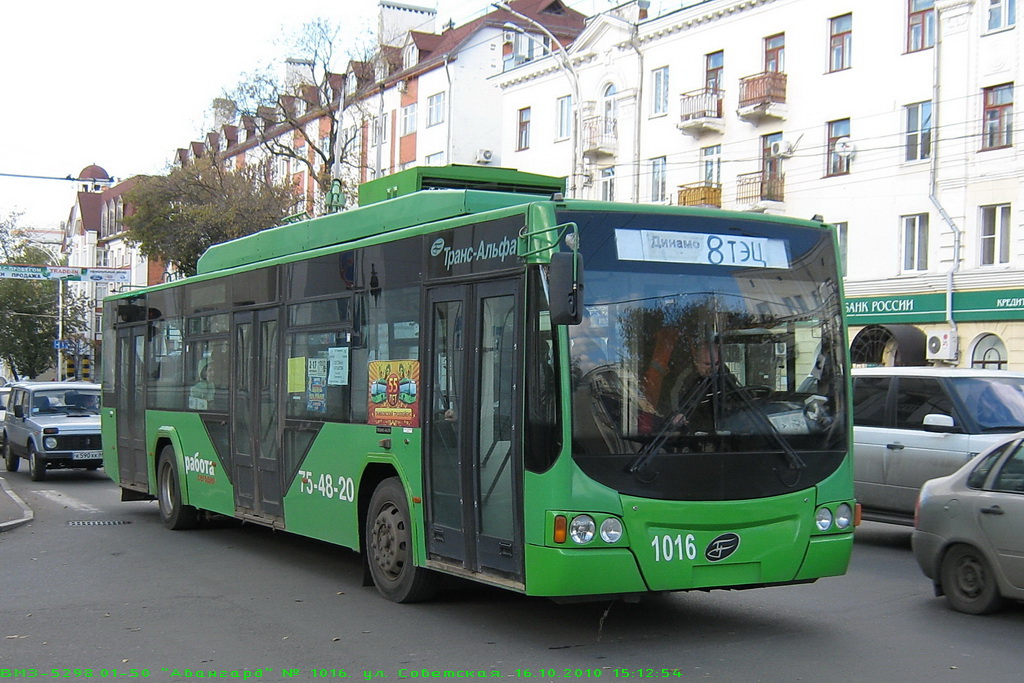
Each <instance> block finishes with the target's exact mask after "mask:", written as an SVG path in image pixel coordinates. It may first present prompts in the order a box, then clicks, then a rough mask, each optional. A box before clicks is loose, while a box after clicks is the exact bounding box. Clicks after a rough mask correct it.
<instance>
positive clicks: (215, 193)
mask: <svg viewBox="0 0 1024 683" xmlns="http://www.w3.org/2000/svg"><path fill="white" fill-rule="evenodd" d="M268 177H269V176H268V174H267V173H266V168H265V167H263V166H247V167H246V168H244V169H241V170H237V171H232V170H226V169H225V168H223V166H222V165H221V164H219V163H217V162H216V161H214V160H213V159H197V160H196V161H194V162H193V163H191V164H189V165H187V166H183V167H177V168H174V169H173V170H171V172H170V173H168V174H167V175H165V176H144V177H141V178H139V181H138V183H137V184H136V185H135V187H134V188H132V190H131V191H129V192H128V194H127V195H126V196H125V200H126V202H127V203H128V205H129V206H130V207H131V213H130V215H128V216H125V219H124V222H125V224H127V225H128V232H127V238H128V240H129V241H131V242H133V243H135V244H137V245H138V246H139V249H140V251H142V253H144V254H145V255H146V256H148V257H149V258H151V259H160V260H162V261H164V262H166V263H169V264H172V265H173V266H174V267H175V268H176V269H177V270H178V271H179V272H181V273H182V274H184V275H194V274H195V272H196V263H197V262H198V261H199V257H200V256H201V255H202V254H203V252H204V251H206V249H207V247H209V246H211V245H213V244H217V243H219V242H224V241H227V240H231V239H235V238H236V237H243V236H245V235H250V234H252V233H254V232H259V231H260V230H265V229H266V228H271V227H274V226H275V225H277V224H279V223H280V221H281V219H282V218H283V217H285V216H286V215H287V213H288V207H289V206H290V205H291V202H292V197H291V191H290V189H289V188H288V187H286V186H284V185H274V184H272V183H270V182H269V181H268V180H267V178H268Z"/></svg>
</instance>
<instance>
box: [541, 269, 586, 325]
mask: <svg viewBox="0 0 1024 683" xmlns="http://www.w3.org/2000/svg"><path fill="white" fill-rule="evenodd" d="M548 286H549V289H550V294H551V323H552V324H554V325H579V324H580V321H581V320H583V257H582V256H580V254H579V252H576V251H573V252H568V251H560V252H556V253H554V254H552V255H551V267H550V270H549V271H548Z"/></svg>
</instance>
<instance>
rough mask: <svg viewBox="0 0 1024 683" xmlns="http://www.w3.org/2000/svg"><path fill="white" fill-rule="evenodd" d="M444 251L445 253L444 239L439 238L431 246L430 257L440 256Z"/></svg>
mask: <svg viewBox="0 0 1024 683" xmlns="http://www.w3.org/2000/svg"><path fill="white" fill-rule="evenodd" d="M442 251H444V238H443V237H438V238H437V239H436V240H434V243H433V244H432V245H430V255H431V256H439V255H440V254H441V252H442Z"/></svg>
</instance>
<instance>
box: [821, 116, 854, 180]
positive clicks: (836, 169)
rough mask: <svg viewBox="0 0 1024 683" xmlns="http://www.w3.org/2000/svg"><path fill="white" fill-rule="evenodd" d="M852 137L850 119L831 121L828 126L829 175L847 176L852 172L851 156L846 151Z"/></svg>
mask: <svg viewBox="0 0 1024 683" xmlns="http://www.w3.org/2000/svg"><path fill="white" fill-rule="evenodd" d="M849 137H850V119H840V120H838V121H830V122H829V124H828V173H827V175H845V174H847V173H849V172H850V154H849V151H848V149H844V144H843V143H848V142H849V140H848V139H847V138H849Z"/></svg>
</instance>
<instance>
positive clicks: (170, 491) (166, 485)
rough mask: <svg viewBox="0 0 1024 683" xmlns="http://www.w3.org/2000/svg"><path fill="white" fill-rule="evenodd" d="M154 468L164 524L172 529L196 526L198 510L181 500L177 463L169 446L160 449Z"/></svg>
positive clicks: (177, 529)
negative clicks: (158, 458)
mask: <svg viewBox="0 0 1024 683" xmlns="http://www.w3.org/2000/svg"><path fill="white" fill-rule="evenodd" d="M156 468H157V470H156V485H157V501H158V503H159V505H160V519H161V521H162V522H163V523H164V526H165V527H167V528H168V529H172V530H174V531H179V530H181V529H194V528H196V525H197V524H199V510H197V509H196V508H194V507H192V506H191V505H185V504H183V503H182V502H181V480H180V479H179V478H178V463H177V461H176V460H175V458H174V449H173V448H172V447H171V446H164V449H163V450H162V451H160V460H159V461H158V462H157V466H156Z"/></svg>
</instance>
